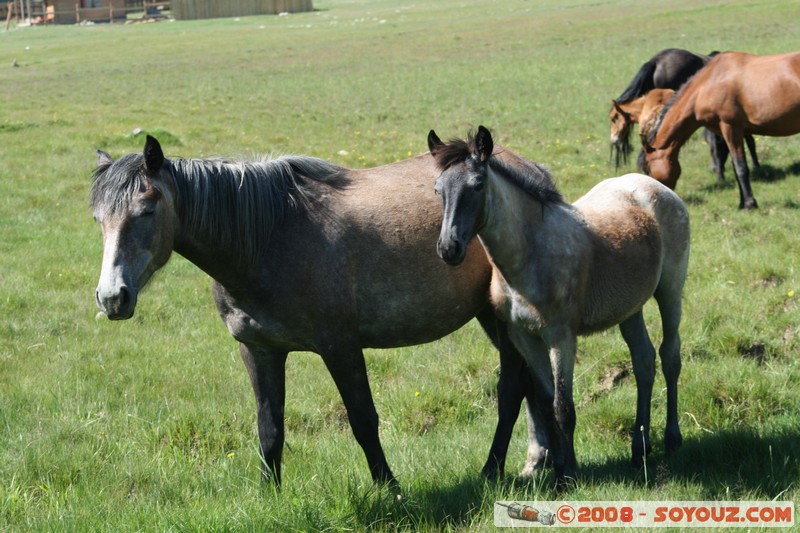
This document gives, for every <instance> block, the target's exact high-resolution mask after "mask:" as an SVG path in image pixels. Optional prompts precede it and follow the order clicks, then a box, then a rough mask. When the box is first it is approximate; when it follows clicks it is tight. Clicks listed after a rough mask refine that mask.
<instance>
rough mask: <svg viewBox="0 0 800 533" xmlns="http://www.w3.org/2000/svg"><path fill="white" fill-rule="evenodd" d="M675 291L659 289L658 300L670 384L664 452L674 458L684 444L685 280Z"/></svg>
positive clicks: (664, 363) (660, 351) (664, 368)
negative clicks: (680, 386)
mask: <svg viewBox="0 0 800 533" xmlns="http://www.w3.org/2000/svg"><path fill="white" fill-rule="evenodd" d="M675 285H677V286H673V287H661V286H660V287H659V288H658V290H657V291H656V294H655V297H656V301H657V302H658V309H659V312H660V313H661V323H662V327H663V329H664V340H663V341H662V342H661V346H660V347H659V349H658V354H659V356H660V357H661V369H662V371H663V372H664V381H666V383H667V426H666V428H665V429H664V448H665V449H666V453H667V455H669V454H671V453H672V452H674V451H675V450H677V449H678V447H679V446H680V445H681V443H682V442H683V437H682V436H681V428H680V425H679V422H678V377H680V374H681V337H680V333H679V331H678V328H679V326H680V322H681V292H682V287H683V279H681V280H679V281H678V280H676V282H675Z"/></svg>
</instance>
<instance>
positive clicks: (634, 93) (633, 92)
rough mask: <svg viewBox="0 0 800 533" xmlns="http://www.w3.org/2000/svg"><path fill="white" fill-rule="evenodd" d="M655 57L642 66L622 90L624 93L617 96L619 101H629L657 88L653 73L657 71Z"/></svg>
mask: <svg viewBox="0 0 800 533" xmlns="http://www.w3.org/2000/svg"><path fill="white" fill-rule="evenodd" d="M656 63H657V61H656V60H655V59H651V60H650V61H648V62H647V63H645V64H644V65H642V66H641V68H640V69H639V72H637V73H636V76H634V77H633V79H632V80H631V82H630V84H628V87H627V88H626V89H625V90H624V91H622V94H621V95H619V96H618V97H617V102H628V101H630V100H633V99H634V98H638V97H640V96H643V95H645V94H647V93H648V92H650V91H652V90H653V89H655V88H656V86H655V83H654V82H653V74H655V71H656Z"/></svg>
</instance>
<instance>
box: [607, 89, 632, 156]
mask: <svg viewBox="0 0 800 533" xmlns="http://www.w3.org/2000/svg"><path fill="white" fill-rule="evenodd" d="M608 119H609V120H610V121H611V144H613V145H618V144H625V145H627V144H628V138H629V136H630V132H631V126H632V125H633V118H632V117H631V115H630V114H629V113H627V112H626V111H625V110H624V109H623V108H622V107H621V106H620V105H619V104H618V103H617V101H616V100H611V111H609V112H608Z"/></svg>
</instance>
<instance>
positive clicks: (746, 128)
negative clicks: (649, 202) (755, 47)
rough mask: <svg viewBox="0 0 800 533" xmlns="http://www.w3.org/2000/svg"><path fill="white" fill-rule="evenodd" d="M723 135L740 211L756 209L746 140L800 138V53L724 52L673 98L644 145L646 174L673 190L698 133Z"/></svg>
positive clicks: (644, 141) (756, 204)
mask: <svg viewBox="0 0 800 533" xmlns="http://www.w3.org/2000/svg"><path fill="white" fill-rule="evenodd" d="M703 126H705V127H706V128H708V129H710V130H711V131H713V132H715V133H718V134H720V135H722V137H723V138H724V139H725V143H726V144H727V145H728V148H729V149H730V152H731V155H732V158H733V166H734V169H735V170H736V178H737V179H738V182H739V207H740V208H742V209H751V208H755V207H758V203H757V202H756V199H755V198H754V197H753V191H752V190H751V188H750V170H749V169H748V167H747V160H746V158H745V152H744V137H745V135H747V134H756V135H768V136H776V137H781V136H787V135H794V134H796V133H798V132H800V52H791V53H787V54H778V55H770V56H757V55H751V54H746V53H743V52H726V53H722V54H719V55H717V56H715V57H714V58H712V59H711V61H709V63H708V65H706V67H705V68H704V69H702V70H701V71H700V72H698V73H697V74H696V75H695V76H694V77H692V79H691V80H689V82H687V83H686V85H684V86H683V87H682V88H681V90H679V91H678V93H677V94H676V95H675V98H674V99H673V101H672V102H671V103H669V104H667V105H666V106H665V107H664V110H663V111H662V115H661V117H660V119H659V120H658V121H657V123H656V126H655V127H654V128H653V130H652V131H651V132H650V135H649V137H648V139H646V140H643V144H644V150H645V155H646V159H647V165H648V173H649V174H650V175H651V176H653V177H654V178H656V179H657V180H659V181H661V182H662V183H664V184H666V185H667V186H669V187H671V188H674V187H675V184H676V182H677V181H678V178H679V177H680V175H681V167H680V163H679V162H678V153H679V151H680V149H681V146H683V144H684V143H685V142H686V140H687V139H689V137H690V136H691V135H692V133H694V132H695V131H696V130H697V129H698V128H700V127H703Z"/></svg>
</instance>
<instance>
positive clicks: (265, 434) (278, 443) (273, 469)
mask: <svg viewBox="0 0 800 533" xmlns="http://www.w3.org/2000/svg"><path fill="white" fill-rule="evenodd" d="M239 352H240V354H241V356H242V361H244V366H245V367H246V368H247V373H248V374H249V375H250V381H251V383H252V385H253V392H254V393H255V396H256V412H257V417H258V440H259V443H260V445H261V460H262V464H261V471H262V474H263V475H264V478H265V479H272V481H274V482H275V484H276V485H278V486H280V484H281V455H282V453H283V442H284V428H283V407H284V402H285V398H286V355H287V354H286V352H278V351H271V350H266V349H257V348H255V347H252V346H247V345H245V344H244V343H240V344H239Z"/></svg>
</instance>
